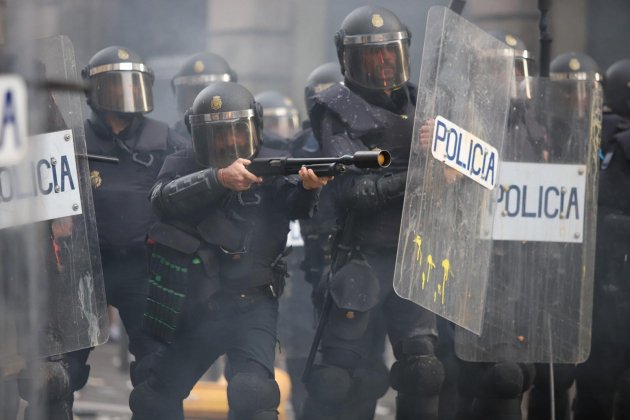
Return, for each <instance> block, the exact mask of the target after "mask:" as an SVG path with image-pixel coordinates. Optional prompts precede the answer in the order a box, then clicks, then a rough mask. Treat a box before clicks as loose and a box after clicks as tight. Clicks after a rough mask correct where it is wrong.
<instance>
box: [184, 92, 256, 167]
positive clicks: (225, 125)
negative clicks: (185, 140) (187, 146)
mask: <svg viewBox="0 0 630 420" xmlns="http://www.w3.org/2000/svg"><path fill="white" fill-rule="evenodd" d="M185 121H186V123H187V126H188V129H189V131H190V134H191V137H192V142H193V151H194V153H195V158H196V159H197V162H198V163H199V164H200V165H201V166H203V167H213V168H224V167H227V166H229V165H230V164H232V163H233V162H234V161H235V160H236V159H238V158H244V159H251V158H252V157H254V156H255V155H256V153H257V152H258V149H259V147H260V145H261V144H262V136H261V133H262V107H261V106H260V104H258V103H257V102H256V101H255V100H254V97H253V96H252V94H251V93H250V92H249V91H248V90H247V89H246V88H244V87H243V86H241V85H239V84H238V83H233V82H215V83H211V84H210V85H208V86H207V87H206V88H204V89H203V90H202V91H201V92H199V94H198V95H197V97H196V98H195V101H194V102H193V105H192V108H191V109H190V110H189V111H188V112H187V113H186V116H185Z"/></svg>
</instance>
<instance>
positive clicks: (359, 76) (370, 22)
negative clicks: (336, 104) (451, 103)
mask: <svg viewBox="0 0 630 420" xmlns="http://www.w3.org/2000/svg"><path fill="white" fill-rule="evenodd" d="M410 42H411V33H410V32H409V29H407V27H406V26H405V25H403V24H402V22H400V20H399V19H398V17H397V16H396V15H395V14H394V13H392V12H391V11H389V10H387V9H385V8H384V7H378V6H363V7H360V8H358V9H355V10H354V11H352V12H350V14H349V15H348V16H346V18H345V19H344V20H343V22H342V23H341V28H340V29H339V31H337V33H336V34H335V45H336V46H337V56H338V58H339V63H340V64H341V72H342V73H343V74H344V76H345V77H346V78H347V79H348V80H349V81H350V82H352V83H354V84H356V85H358V86H361V87H363V88H366V89H373V90H388V89H393V88H396V87H398V86H401V85H402V84H403V83H405V82H406V81H407V80H409V44H410Z"/></svg>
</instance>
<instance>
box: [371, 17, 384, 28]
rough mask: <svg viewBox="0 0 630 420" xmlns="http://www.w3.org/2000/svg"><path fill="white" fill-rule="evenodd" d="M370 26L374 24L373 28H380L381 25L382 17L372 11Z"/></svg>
mask: <svg viewBox="0 0 630 420" xmlns="http://www.w3.org/2000/svg"><path fill="white" fill-rule="evenodd" d="M372 26H374V27H375V28H380V27H381V26H383V17H382V16H381V15H379V14H378V13H374V14H373V15H372Z"/></svg>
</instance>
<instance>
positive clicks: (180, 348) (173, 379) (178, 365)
mask: <svg viewBox="0 0 630 420" xmlns="http://www.w3.org/2000/svg"><path fill="white" fill-rule="evenodd" d="M266 290H267V289H266V288H262V287H261V288H256V289H252V290H251V291H245V292H239V293H230V292H225V291H221V292H219V293H217V294H216V295H215V296H214V297H212V298H211V300H210V302H209V303H208V304H201V303H199V304H197V305H196V306H195V307H193V308H187V313H186V315H185V318H184V319H183V320H182V324H181V329H180V332H178V333H177V334H176V336H175V337H174V340H173V342H172V343H171V344H170V345H169V346H166V347H164V348H162V349H160V351H159V352H158V353H157V355H156V357H155V359H154V363H153V364H152V367H151V373H150V375H149V379H148V382H147V384H146V385H147V386H148V387H149V389H147V390H146V393H145V394H144V395H140V394H138V392H136V391H135V390H134V393H135V394H136V395H133V393H132V398H131V408H132V411H133V412H134V417H133V418H134V419H136V420H144V419H149V420H161V419H164V420H175V419H183V408H182V402H183V400H184V399H185V398H186V397H187V396H188V394H189V393H190V391H191V389H192V388H193V387H194V385H195V384H196V383H197V381H198V380H199V378H201V376H202V375H203V374H204V373H205V372H206V370H207V369H208V368H209V367H210V365H211V364H212V363H214V361H215V360H216V359H217V358H218V357H219V356H221V355H222V354H226V355H227V358H228V368H227V369H226V372H227V375H226V377H227V379H228V382H231V380H232V378H233V377H234V376H236V375H237V374H239V373H243V374H251V375H254V376H256V377H263V378H262V379H272V378H273V377H274V357H275V345H276V323H277V317H278V302H277V300H276V299H275V298H273V297H271V296H270V294H268V292H267V291H266ZM143 386H144V385H143ZM243 397H252V396H251V395H231V394H230V386H228V401H229V404H230V409H231V410H233V409H234V407H233V406H234V404H235V403H237V402H238V401H237V400H238V398H243ZM263 405H264V404H263ZM276 405H277V404H276ZM157 406H159V407H160V410H159V412H157V413H156V412H155V411H153V410H154V408H155V407H157ZM263 408H264V407H263ZM275 408H276V407H275V406H274V407H273V410H275ZM156 416H157V417H156ZM231 416H233V414H231ZM231 418H232V417H231Z"/></svg>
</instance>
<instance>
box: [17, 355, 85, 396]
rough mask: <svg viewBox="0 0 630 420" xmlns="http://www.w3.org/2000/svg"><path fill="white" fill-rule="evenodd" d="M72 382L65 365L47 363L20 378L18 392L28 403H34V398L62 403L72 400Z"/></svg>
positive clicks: (56, 362)
mask: <svg viewBox="0 0 630 420" xmlns="http://www.w3.org/2000/svg"><path fill="white" fill-rule="evenodd" d="M88 372H89V367H88ZM71 381H72V378H71V377H70V372H68V369H67V368H66V366H65V365H64V364H63V363H61V362H60V361H55V362H50V361H45V362H43V363H41V364H40V365H39V366H37V367H36V368H35V369H34V370H29V371H28V372H25V374H23V375H22V376H21V377H20V379H19V380H18V390H19V393H20V397H22V399H24V400H25V401H28V402H34V401H32V400H33V399H34V398H35V399H38V400H40V401H48V402H53V401H62V400H65V399H69V398H72V391H74V389H72V386H71ZM86 381H87V378H86Z"/></svg>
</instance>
